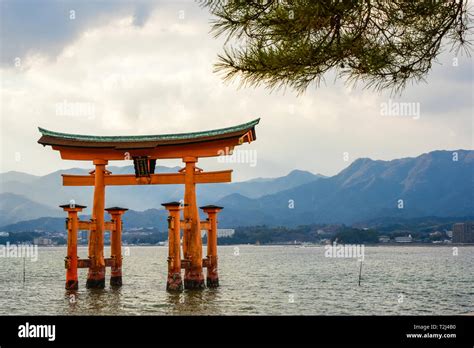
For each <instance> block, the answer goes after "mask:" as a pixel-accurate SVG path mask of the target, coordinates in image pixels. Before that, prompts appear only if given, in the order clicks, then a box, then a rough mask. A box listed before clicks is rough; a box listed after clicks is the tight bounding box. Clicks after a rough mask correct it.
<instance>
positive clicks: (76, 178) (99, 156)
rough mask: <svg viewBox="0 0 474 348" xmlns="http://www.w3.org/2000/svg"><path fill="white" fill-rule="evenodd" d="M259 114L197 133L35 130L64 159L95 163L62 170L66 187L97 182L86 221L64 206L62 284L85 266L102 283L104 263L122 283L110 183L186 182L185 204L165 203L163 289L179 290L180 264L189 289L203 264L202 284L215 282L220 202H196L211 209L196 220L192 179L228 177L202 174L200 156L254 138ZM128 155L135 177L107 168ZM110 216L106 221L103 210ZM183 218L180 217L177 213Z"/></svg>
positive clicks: (72, 282)
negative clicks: (108, 203)
mask: <svg viewBox="0 0 474 348" xmlns="http://www.w3.org/2000/svg"><path fill="white" fill-rule="evenodd" d="M259 120H260V119H256V120H253V121H251V122H248V123H245V124H241V125H238V126H234V127H228V128H222V129H216V130H209V131H203V132H194V133H181V134H164V135H163V134H162V135H143V136H141V135H138V136H95V135H78V134H67V133H58V132H52V131H49V130H46V129H43V128H39V131H40V132H41V134H42V136H41V138H40V139H39V140H38V143H40V144H42V145H44V146H46V145H49V146H51V147H52V148H53V150H57V151H59V152H60V155H61V158H62V159H65V160H81V161H91V162H92V163H93V164H94V166H95V169H94V170H93V171H91V172H90V174H89V175H65V174H64V175H63V176H62V177H63V185H64V186H94V198H93V208H92V219H91V221H79V219H78V217H77V213H78V212H80V211H81V210H82V209H83V208H85V206H80V205H74V204H70V205H63V206H61V207H62V208H63V209H64V210H65V211H67V212H68V219H67V228H68V256H67V258H66V268H67V273H66V288H67V289H77V287H78V280H77V268H81V267H87V268H89V272H88V275H87V283H86V286H87V287H88V288H103V287H104V286H105V268H106V267H107V266H110V267H111V268H112V276H111V280H110V282H111V285H122V270H121V265H122V255H121V231H122V227H121V215H122V214H123V213H125V211H126V210H127V209H125V208H120V207H113V208H108V209H105V187H106V186H112V185H163V184H184V186H185V189H184V204H179V202H170V203H164V204H163V205H164V206H165V208H166V209H167V210H168V211H169V217H168V230H169V231H168V232H169V258H168V281H167V289H168V290H181V289H182V280H181V271H180V270H181V268H184V269H185V274H184V287H185V288H186V289H201V288H204V286H205V285H204V276H203V272H202V268H203V266H204V267H207V285H208V286H210V287H214V286H218V284H219V280H218V275H217V213H218V212H219V211H220V210H221V209H222V207H217V206H205V207H201V209H203V211H204V212H205V213H206V214H207V215H208V219H207V220H206V221H200V220H199V213H198V208H197V203H196V184H202V183H221V182H230V181H231V174H232V170H225V171H215V172H204V171H202V170H201V169H199V168H197V167H196V163H197V162H198V159H199V158H200V157H213V156H221V155H223V154H226V155H227V154H232V151H233V149H234V147H235V146H238V145H241V144H243V143H244V142H247V143H250V142H252V141H254V140H255V139H256V135H255V126H256V125H257V124H258V122H259ZM175 158H180V159H182V161H183V162H184V163H185V166H184V168H183V169H181V170H180V171H179V172H178V173H161V174H160V173H157V174H155V173H154V171H155V167H156V161H157V160H158V159H175ZM120 160H133V163H134V167H135V175H114V174H112V173H111V172H109V171H108V170H107V169H106V165H107V164H108V162H109V161H120ZM105 210H107V212H108V213H109V214H110V215H111V216H112V220H111V221H105V218H104V212H105ZM181 210H183V215H184V218H183V220H181V218H180V211H181ZM201 228H203V229H205V230H207V232H208V235H207V244H208V247H207V253H208V255H207V258H206V259H204V260H203V258H202V239H201ZM181 229H183V246H182V249H183V256H184V259H181V248H180V238H179V237H180V230H181ZM78 230H88V231H90V235H89V259H85V260H80V259H78V258H77V231H78ZM106 230H109V231H111V234H112V237H111V257H110V258H105V257H104V232H105V231H106Z"/></svg>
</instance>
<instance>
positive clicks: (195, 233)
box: [183, 157, 205, 289]
mask: <svg viewBox="0 0 474 348" xmlns="http://www.w3.org/2000/svg"><path fill="white" fill-rule="evenodd" d="M183 162H184V163H185V164H186V166H185V168H184V221H185V229H184V234H183V254H184V258H185V260H189V265H188V266H187V267H186V270H185V272H184V288H185V289H203V288H205V283H204V274H203V273H202V239H201V223H200V220H199V212H198V208H197V203H196V183H195V176H194V174H195V172H196V162H197V158H196V157H184V158H183Z"/></svg>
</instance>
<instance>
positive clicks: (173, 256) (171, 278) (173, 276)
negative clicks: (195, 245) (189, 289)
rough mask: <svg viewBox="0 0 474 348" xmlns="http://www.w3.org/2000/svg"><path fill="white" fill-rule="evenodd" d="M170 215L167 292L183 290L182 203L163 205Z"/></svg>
mask: <svg viewBox="0 0 474 348" xmlns="http://www.w3.org/2000/svg"><path fill="white" fill-rule="evenodd" d="M162 206H164V207H165V208H166V209H167V210H168V213H169V216H168V279H167V281H166V290H167V291H181V290H183V280H182V278H181V245H180V238H179V235H180V231H181V227H180V226H181V222H180V220H181V219H180V212H181V209H182V207H181V203H180V202H170V203H163V204H162Z"/></svg>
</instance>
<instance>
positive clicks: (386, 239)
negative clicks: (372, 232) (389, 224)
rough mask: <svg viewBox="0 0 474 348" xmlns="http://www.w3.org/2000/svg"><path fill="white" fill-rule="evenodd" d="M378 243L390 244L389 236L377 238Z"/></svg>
mask: <svg viewBox="0 0 474 348" xmlns="http://www.w3.org/2000/svg"><path fill="white" fill-rule="evenodd" d="M379 242H380V243H388V242H390V237H389V236H380V237H379Z"/></svg>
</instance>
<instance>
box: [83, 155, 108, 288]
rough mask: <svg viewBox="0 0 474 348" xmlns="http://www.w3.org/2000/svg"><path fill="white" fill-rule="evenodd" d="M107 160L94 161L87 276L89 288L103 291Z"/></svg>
mask: <svg viewBox="0 0 474 348" xmlns="http://www.w3.org/2000/svg"><path fill="white" fill-rule="evenodd" d="M107 163H108V161H107V160H94V165H95V171H94V206H93V208H92V220H93V222H94V225H95V226H94V227H95V228H93V229H91V231H90V236H89V258H90V260H91V263H90V267H89V272H88V274H87V283H86V287H87V288H98V289H103V288H104V287H105V260H104V230H105V223H104V208H105V185H104V176H105V166H106V165H107Z"/></svg>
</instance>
